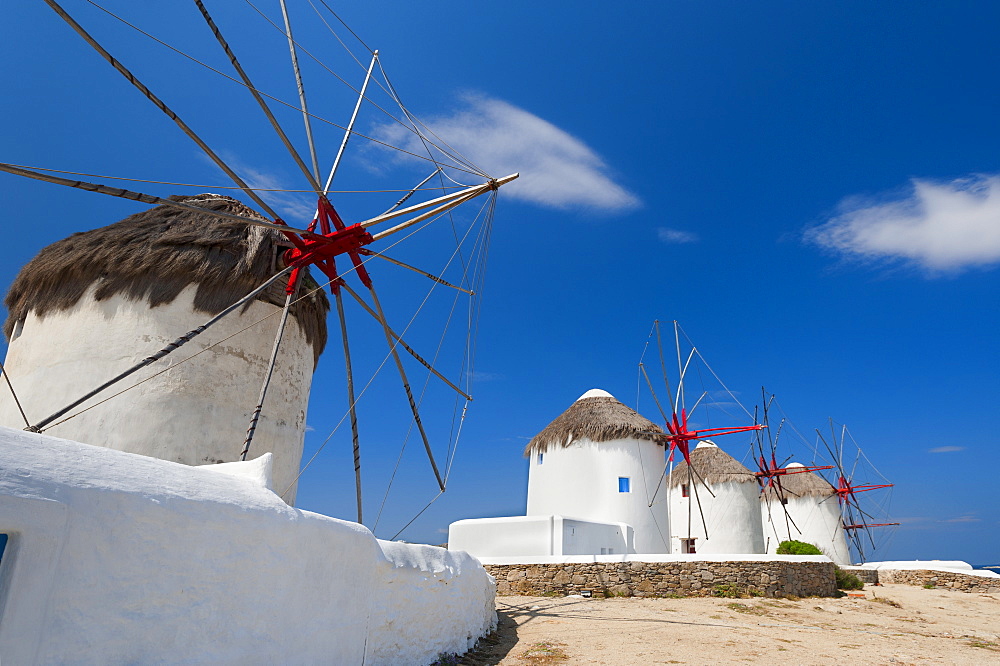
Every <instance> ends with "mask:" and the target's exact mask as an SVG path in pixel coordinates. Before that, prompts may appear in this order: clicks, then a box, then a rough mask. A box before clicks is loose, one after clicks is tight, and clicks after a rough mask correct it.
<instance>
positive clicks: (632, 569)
mask: <svg viewBox="0 0 1000 666" xmlns="http://www.w3.org/2000/svg"><path fill="white" fill-rule="evenodd" d="M485 567H486V570H487V571H488V572H489V573H490V574H491V575H492V576H493V577H494V578H496V580H497V594H500V595H545V594H581V593H585V592H590V593H591V594H593V595H595V596H597V595H603V596H635V597H663V596H678V595H680V596H690V597H696V596H711V595H713V594H720V593H721V594H728V593H737V594H760V595H763V596H767V597H783V596H792V595H794V596H798V597H806V596H821V597H832V596H834V595H835V594H836V587H837V586H836V579H835V578H834V573H833V572H834V564H833V563H832V562H782V561H764V562H760V561H757V562H740V561H732V562H704V561H688V562H588V563H582V564H487V565H485Z"/></svg>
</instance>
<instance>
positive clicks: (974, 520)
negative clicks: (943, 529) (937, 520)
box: [941, 516, 982, 523]
mask: <svg viewBox="0 0 1000 666" xmlns="http://www.w3.org/2000/svg"><path fill="white" fill-rule="evenodd" d="M941 522H942V523H978V522H982V518H976V517H975V516H958V517H957V518H947V519H945V520H942V521H941Z"/></svg>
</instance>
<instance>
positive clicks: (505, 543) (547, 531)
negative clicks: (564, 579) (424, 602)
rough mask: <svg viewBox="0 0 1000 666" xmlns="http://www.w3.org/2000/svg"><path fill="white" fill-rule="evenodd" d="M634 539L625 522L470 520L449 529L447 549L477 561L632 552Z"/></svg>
mask: <svg viewBox="0 0 1000 666" xmlns="http://www.w3.org/2000/svg"><path fill="white" fill-rule="evenodd" d="M634 538H635V537H634V530H633V529H632V527H631V526H629V525H625V524H623V523H596V522H591V521H585V520H575V519H572V518H564V517H563V516H514V517H510V518H470V519H466V520H458V521H456V522H454V523H452V524H451V525H449V526H448V550H451V551H464V552H467V553H469V554H471V555H473V556H475V557H477V558H481V557H515V558H516V557H520V556H536V555H598V554H606V553H609V552H611V553H630V552H635V549H634ZM602 551H603V553H602Z"/></svg>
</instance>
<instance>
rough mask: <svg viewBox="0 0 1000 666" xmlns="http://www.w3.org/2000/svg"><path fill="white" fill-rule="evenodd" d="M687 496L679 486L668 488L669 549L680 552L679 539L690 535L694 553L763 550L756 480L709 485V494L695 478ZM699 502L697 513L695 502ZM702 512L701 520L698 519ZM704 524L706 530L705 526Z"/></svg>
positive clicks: (733, 552)
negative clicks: (699, 509)
mask: <svg viewBox="0 0 1000 666" xmlns="http://www.w3.org/2000/svg"><path fill="white" fill-rule="evenodd" d="M694 483H696V484H698V487H697V493H698V496H697V498H695V492H696V490H695V488H691V489H690V491H689V495H690V496H689V497H683V496H682V495H681V489H680V487H675V488H671V489H670V526H671V532H672V534H671V546H672V548H673V552H675V553H681V552H682V549H681V539H685V538H690V537H693V538H695V539H696V541H695V551H696V554H698V555H701V554H709V553H718V554H724V553H729V554H735V553H758V554H763V553H764V552H765V551H764V535H763V532H762V530H761V522H760V499H759V495H760V489H759V486H758V485H757V482H756V480H753V479H752V477H751V480H750V481H749V482H744V483H734V482H728V483H715V484H710V486H709V487H710V488H711V489H712V493H714V494H715V496H714V497H713V496H712V493H709V492H708V490H706V489H705V486H703V485H702V484H701V482H699V481H698V480H697V479H695V481H694ZM699 502H700V503H701V512H699V511H698V504H699ZM702 513H704V516H705V520H704V522H702V517H701V516H702ZM706 526H707V527H708V530H707V532H706V530H705V528H706Z"/></svg>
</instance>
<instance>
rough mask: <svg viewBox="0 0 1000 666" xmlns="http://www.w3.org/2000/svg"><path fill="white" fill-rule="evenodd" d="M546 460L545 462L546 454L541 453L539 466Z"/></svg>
mask: <svg viewBox="0 0 1000 666" xmlns="http://www.w3.org/2000/svg"><path fill="white" fill-rule="evenodd" d="M544 460H545V454H544V453H539V454H538V464H539V465H541V464H542V462H544Z"/></svg>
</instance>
